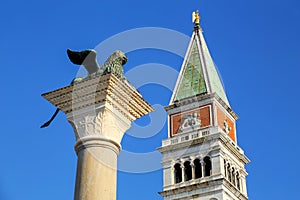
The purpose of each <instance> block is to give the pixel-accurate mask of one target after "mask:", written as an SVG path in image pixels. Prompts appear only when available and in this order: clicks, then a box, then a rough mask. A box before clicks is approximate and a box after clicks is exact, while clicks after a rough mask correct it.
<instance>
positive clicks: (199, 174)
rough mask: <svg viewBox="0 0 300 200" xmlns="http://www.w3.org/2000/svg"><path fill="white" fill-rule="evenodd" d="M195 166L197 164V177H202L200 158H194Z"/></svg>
mask: <svg viewBox="0 0 300 200" xmlns="http://www.w3.org/2000/svg"><path fill="white" fill-rule="evenodd" d="M194 166H195V178H196V179H197V178H201V177H202V168H201V163H200V160H199V159H195V160H194Z"/></svg>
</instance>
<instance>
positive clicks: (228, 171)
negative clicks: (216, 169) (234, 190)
mask: <svg viewBox="0 0 300 200" xmlns="http://www.w3.org/2000/svg"><path fill="white" fill-rule="evenodd" d="M227 175H228V177H227V179H228V181H229V182H231V173H230V164H228V165H227Z"/></svg>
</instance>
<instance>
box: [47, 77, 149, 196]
mask: <svg viewBox="0 0 300 200" xmlns="http://www.w3.org/2000/svg"><path fill="white" fill-rule="evenodd" d="M43 97H45V98H46V99H47V100H48V101H50V102H51V103H52V104H53V105H55V106H56V107H57V108H59V109H60V110H62V111H63V112H64V113H66V115H67V119H68V121H69V122H70V123H71V125H72V127H73V129H74V132H75V137H76V143H75V147H74V148H75V151H76V153H77V156H78V163H77V175H76V186H75V195H74V199H75V200H98V199H99V200H103V199H105V200H115V199H116V173H117V169H116V168H117V157H118V154H119V152H120V150H121V145H120V142H121V140H122V137H123V135H124V133H125V131H126V130H127V129H129V128H130V124H131V122H132V121H133V120H135V119H137V118H139V117H141V116H143V115H145V114H147V113H148V112H151V111H152V110H153V109H152V107H151V106H150V105H149V104H148V103H147V102H146V101H145V100H144V99H143V98H142V96H141V95H140V94H139V93H138V91H137V90H136V89H135V88H134V87H133V86H132V85H131V84H130V83H129V82H128V81H127V80H126V79H119V78H117V77H116V76H115V75H114V74H105V75H102V76H99V77H94V78H91V79H88V80H84V81H81V82H79V83H77V84H74V85H70V86H67V87H64V88H60V89H58V90H55V91H52V92H49V93H45V94H43Z"/></svg>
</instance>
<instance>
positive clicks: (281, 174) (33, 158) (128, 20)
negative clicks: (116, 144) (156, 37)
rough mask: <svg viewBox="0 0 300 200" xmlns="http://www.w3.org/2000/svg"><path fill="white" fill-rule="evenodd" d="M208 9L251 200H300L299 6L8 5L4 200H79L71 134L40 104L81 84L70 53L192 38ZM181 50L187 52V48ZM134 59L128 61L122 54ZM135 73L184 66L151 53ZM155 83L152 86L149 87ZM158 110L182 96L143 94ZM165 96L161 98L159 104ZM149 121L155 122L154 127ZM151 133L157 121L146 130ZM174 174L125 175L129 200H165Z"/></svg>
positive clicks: (157, 138) (138, 60) (0, 56)
mask: <svg viewBox="0 0 300 200" xmlns="http://www.w3.org/2000/svg"><path fill="white" fill-rule="evenodd" d="M195 9H199V10H200V13H201V17H202V20H201V24H202V27H203V29H204V35H205V38H206V41H207V43H208V46H209V48H210V51H211V54H212V56H213V58H214V61H215V63H216V64H217V66H218V68H219V71H220V73H221V75H222V78H223V81H224V83H225V87H226V92H227V95H228V98H229V101H230V102H231V106H232V108H233V110H234V111H235V112H236V113H237V114H238V115H239V116H240V119H239V121H238V122H237V130H238V132H237V134H238V143H239V145H240V146H241V147H242V148H243V149H244V150H245V153H246V155H247V156H248V157H249V158H250V159H251V161H252V162H251V163H250V164H249V165H247V170H248V172H249V176H248V179H247V183H248V193H249V197H250V198H251V199H255V200H263V199H264V200H265V199H272V200H274V199H297V197H298V195H297V193H298V192H299V182H298V179H299V178H300V177H299V165H300V162H299V153H300V147H299V146H300V145H299V141H300V126H299V119H300V117H299V116H300V115H299V113H300V108H299V97H300V95H299V91H300V89H299V79H300V66H299V57H300V56H299V55H300V48H299V44H300V39H299V35H300V23H299V21H300V2H299V1H296V0H286V1H283V0H264V1H261V0H252V1H241V0H229V1H224V0H201V1H200V0H198V1H196V0H193V1H191V0H185V1H179V0H177V1H161V0H152V1H136V0H133V1H118V0H115V1H108V0H106V1H104V0H103V1H90V0H87V1H77V0H73V1H69V0H66V1H57V0H52V1H37V0H27V1H14V0H11V1H3V2H1V6H0V51H1V52H0V60H1V70H2V72H3V73H2V76H1V79H0V87H1V94H2V95H1V96H2V98H1V100H0V101H1V104H0V105H1V116H0V118H1V120H0V121H1V127H2V130H1V133H0V134H1V141H2V142H1V145H0V152H1V161H0V199H1V200H2V199H5V200H6V199H8V200H20V199H22V200H41V199H43V200H50V199H51V200H52V199H59V200H60V199H61V200H66V199H72V198H73V190H74V184H75V172H76V161H77V157H76V154H75V152H74V149H73V145H74V143H75V138H74V134H73V130H72V128H71V126H70V125H69V124H68V122H67V121H66V119H65V115H64V114H62V113H60V114H59V116H58V117H57V119H55V121H54V122H53V124H52V125H51V126H50V127H49V128H47V129H39V126H40V125H41V124H42V123H43V122H45V120H47V119H48V118H49V117H50V116H51V114H52V113H53V112H54V110H55V108H54V107H53V106H52V105H51V104H50V103H48V102H47V101H46V100H44V99H43V98H42V97H41V96H40V94H41V93H44V92H48V91H51V90H53V89H57V88H59V87H62V86H66V85H68V84H69V82H70V80H72V78H73V77H75V76H76V74H77V72H78V69H79V68H78V67H77V66H74V65H72V64H71V63H70V62H69V60H68V58H67V56H66V49H67V48H72V49H77V50H80V49H86V48H94V47H96V46H97V45H98V44H99V43H100V42H101V41H104V40H106V39H107V38H109V37H111V36H113V35H115V34H118V33H120V32H123V31H126V30H129V29H133V28H140V27H162V28H168V29H172V30H176V31H179V32H181V33H183V34H186V35H188V36H190V35H191V33H192V23H191V12H192V11H194V10H195ZM178 48H182V49H183V50H185V49H186V46H181V47H178ZM121 50H122V49H121ZM99 54H100V57H101V53H99ZM128 57H129V61H128V63H127V64H126V65H125V71H126V72H127V71H128V70H130V69H133V68H135V67H136V66H138V65H141V64H145V63H160V64H164V65H167V66H171V67H172V68H174V69H175V70H177V71H178V70H179V68H180V66H181V62H182V58H180V57H179V56H176V55H174V54H172V53H168V52H164V51H160V50H155V49H143V50H137V51H133V52H130V53H128ZM146 77H147V74H140V79H143V78H146ZM139 90H140V91H141V93H142V94H143V96H144V98H145V99H146V100H147V101H149V102H150V103H151V104H160V105H167V104H168V102H169V98H170V96H171V91H170V90H168V89H167V88H165V87H162V86H161V85H159V84H148V85H145V86H143V87H141V88H139ZM158 94H159V95H158ZM147 120H148V121H147ZM139 123H140V124H141V125H143V124H147V123H150V122H149V118H147V117H145V118H144V119H143V120H140V121H139ZM166 131H167V129H166V126H164V127H163V128H162V130H161V131H160V132H159V133H157V134H155V135H154V136H153V137H148V138H145V139H139V138H134V137H131V136H129V135H125V136H124V139H123V141H122V145H123V148H124V149H125V150H131V151H135V152H137V153H147V152H152V151H155V149H156V148H157V147H159V146H160V145H161V140H162V139H163V138H166V137H167V132H166ZM161 190H162V172H161V170H156V171H154V172H150V173H143V174H132V173H125V172H120V173H118V200H127V199H131V200H140V199H145V200H154V199H162V198H161V197H160V196H159V195H158V193H157V192H159V191H161Z"/></svg>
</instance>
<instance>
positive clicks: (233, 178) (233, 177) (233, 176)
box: [231, 168, 235, 185]
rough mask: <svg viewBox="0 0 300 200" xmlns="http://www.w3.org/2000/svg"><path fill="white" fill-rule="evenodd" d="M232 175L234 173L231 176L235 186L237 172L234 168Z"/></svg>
mask: <svg viewBox="0 0 300 200" xmlns="http://www.w3.org/2000/svg"><path fill="white" fill-rule="evenodd" d="M231 173H232V175H231V179H232V184H233V185H235V170H234V168H232V171H231Z"/></svg>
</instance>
